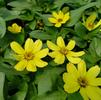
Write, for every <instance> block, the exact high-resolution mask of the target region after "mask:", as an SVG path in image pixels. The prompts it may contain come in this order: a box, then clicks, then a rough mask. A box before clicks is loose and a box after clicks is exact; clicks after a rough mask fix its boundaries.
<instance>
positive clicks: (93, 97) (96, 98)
mask: <svg viewBox="0 0 101 100" xmlns="http://www.w3.org/2000/svg"><path fill="white" fill-rule="evenodd" d="M96 89H97V87H93V86H88V87H86V92H87V95H88V97H89V99H90V100H101V96H100V95H99V94H98V93H97V91H96Z"/></svg>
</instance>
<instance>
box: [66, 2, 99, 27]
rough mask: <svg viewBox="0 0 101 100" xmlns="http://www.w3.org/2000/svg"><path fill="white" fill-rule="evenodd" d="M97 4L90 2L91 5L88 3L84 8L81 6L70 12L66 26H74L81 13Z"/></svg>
mask: <svg viewBox="0 0 101 100" xmlns="http://www.w3.org/2000/svg"><path fill="white" fill-rule="evenodd" d="M97 4H98V2H92V3H89V4H87V5H85V6H82V7H80V8H78V9H75V10H72V11H71V12H70V16H71V17H70V21H69V22H68V23H67V26H73V25H75V23H77V22H78V21H79V19H80V18H81V15H82V13H83V12H84V11H85V10H86V9H88V8H91V7H93V6H96V5H97Z"/></svg>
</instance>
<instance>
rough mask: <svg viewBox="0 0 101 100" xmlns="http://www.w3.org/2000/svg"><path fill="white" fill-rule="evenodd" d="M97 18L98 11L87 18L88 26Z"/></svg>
mask: <svg viewBox="0 0 101 100" xmlns="http://www.w3.org/2000/svg"><path fill="white" fill-rule="evenodd" d="M95 19H96V13H92V14H91V15H90V16H89V17H88V18H87V20H86V23H85V24H86V26H88V24H89V23H91V24H92V23H94V21H95Z"/></svg>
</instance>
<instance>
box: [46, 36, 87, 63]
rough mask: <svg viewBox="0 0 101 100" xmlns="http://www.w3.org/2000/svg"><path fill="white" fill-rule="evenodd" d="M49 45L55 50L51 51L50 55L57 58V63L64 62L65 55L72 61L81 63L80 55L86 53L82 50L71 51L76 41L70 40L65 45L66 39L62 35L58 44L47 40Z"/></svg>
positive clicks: (58, 39)
mask: <svg viewBox="0 0 101 100" xmlns="http://www.w3.org/2000/svg"><path fill="white" fill-rule="evenodd" d="M47 46H48V47H49V48H50V49H51V50H53V52H51V53H49V56H51V57H52V58H55V59H54V61H55V63H57V64H63V63H64V61H65V56H66V57H67V59H68V60H69V61H70V62H72V63H75V64H76V63H79V62H80V61H81V59H80V58H79V56H82V55H84V54H85V52H84V51H80V52H73V51H71V50H72V49H73V48H74V47H75V41H74V40H70V41H69V43H68V45H65V43H64V40H63V38H62V37H58V38H57V45H55V44H54V43H52V42H50V41H47Z"/></svg>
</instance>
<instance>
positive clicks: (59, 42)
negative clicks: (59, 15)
mask: <svg viewBox="0 0 101 100" xmlns="http://www.w3.org/2000/svg"><path fill="white" fill-rule="evenodd" d="M57 45H58V46H59V47H60V48H65V43H64V40H63V38H62V37H61V36H60V37H58V38H57Z"/></svg>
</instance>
